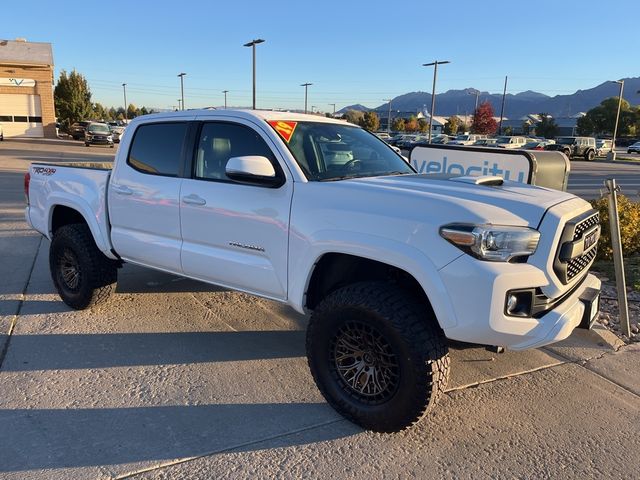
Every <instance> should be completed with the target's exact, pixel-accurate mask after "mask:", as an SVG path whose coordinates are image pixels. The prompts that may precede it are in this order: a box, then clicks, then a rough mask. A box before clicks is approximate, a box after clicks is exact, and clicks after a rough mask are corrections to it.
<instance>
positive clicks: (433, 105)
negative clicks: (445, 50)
mask: <svg viewBox="0 0 640 480" xmlns="http://www.w3.org/2000/svg"><path fill="white" fill-rule="evenodd" d="M445 63H451V62H450V61H449V60H444V61H440V60H436V61H435V62H431V63H423V64H422V66H423V67H431V66H433V88H432V90H431V114H430V115H429V143H431V128H432V127H433V115H434V114H435V109H436V80H437V78H438V65H444V64H445Z"/></svg>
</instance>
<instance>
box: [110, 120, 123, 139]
mask: <svg viewBox="0 0 640 480" xmlns="http://www.w3.org/2000/svg"><path fill="white" fill-rule="evenodd" d="M112 123H115V122H109V123H108V125H109V130H111V134H112V135H113V141H114V142H115V143H120V137H121V136H122V134H123V133H124V129H125V127H124V125H117V124H116V125H112Z"/></svg>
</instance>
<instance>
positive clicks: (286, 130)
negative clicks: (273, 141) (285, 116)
mask: <svg viewBox="0 0 640 480" xmlns="http://www.w3.org/2000/svg"><path fill="white" fill-rule="evenodd" d="M269 125H271V126H272V127H273V128H275V129H276V132H278V133H279V134H280V136H281V137H282V139H283V140H284V141H285V142H287V143H289V141H290V140H291V137H292V136H293V132H294V131H295V130H296V126H297V125H298V122H285V121H283V120H270V121H269Z"/></svg>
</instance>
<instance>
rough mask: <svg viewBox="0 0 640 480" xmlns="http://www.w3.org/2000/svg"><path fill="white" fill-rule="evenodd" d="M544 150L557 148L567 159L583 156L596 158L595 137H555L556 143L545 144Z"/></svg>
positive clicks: (589, 158)
mask: <svg viewBox="0 0 640 480" xmlns="http://www.w3.org/2000/svg"><path fill="white" fill-rule="evenodd" d="M544 149H545V150H557V151H560V152H562V153H564V154H565V155H566V156H567V157H569V159H571V158H575V157H583V158H584V159H585V160H589V161H591V160H593V159H595V158H596V139H595V138H593V137H557V138H556V143H554V144H552V145H547V146H546V147H545V148H544Z"/></svg>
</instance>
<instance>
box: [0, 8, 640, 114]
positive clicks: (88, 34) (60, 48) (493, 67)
mask: <svg viewBox="0 0 640 480" xmlns="http://www.w3.org/2000/svg"><path fill="white" fill-rule="evenodd" d="M637 5H638V4H637V0H611V1H608V2H600V1H598V2H596V1H594V0H581V1H574V0H555V1H549V0H538V1H536V2H526V3H525V2H513V1H509V2H507V1H494V0H484V1H481V2H480V1H472V0H456V1H455V2H451V3H448V2H446V1H443V2H433V1H428V0H422V1H413V0H406V1H400V2H390V1H384V2H383V1H378V0H367V1H360V0H351V1H350V0H341V1H335V0H321V1H315V2H309V1H302V0H299V1H290V0H279V1H277V2H276V1H259V0H243V1H235V2H234V1H215V0H211V1H193V0H181V1H179V2H175V1H172V2H167V1H162V0H156V1H149V0H130V1H120V0H109V1H108V2H79V3H73V4H70V3H67V2H52V1H40V0H29V1H26V0H21V1H13V2H5V3H4V4H3V6H2V9H1V10H2V12H1V15H0V38H4V39H15V38H17V37H22V38H26V39H27V40H28V41H33V42H49V43H52V45H53V55H54V62H55V73H56V78H57V76H58V75H59V72H60V71H61V70H62V69H64V70H67V71H70V70H72V69H76V70H77V71H78V72H80V73H82V74H83V75H84V76H85V77H86V78H87V80H88V81H89V85H90V88H91V92H92V100H93V101H94V102H100V103H102V104H103V105H106V106H115V107H118V106H121V105H122V104H123V91H122V90H123V89H122V86H121V85H122V83H127V101H128V103H133V104H135V105H136V106H138V107H140V106H143V105H144V106H147V107H151V108H161V109H164V108H172V107H174V106H177V104H178V102H177V99H178V98H180V79H179V78H178V77H177V75H178V73H180V72H185V73H186V74H187V75H186V76H185V77H184V95H185V105H186V108H196V107H205V106H220V105H222V104H223V103H224V95H223V94H222V91H223V90H229V93H228V105H229V106H230V107H231V106H239V107H247V106H250V105H251V88H252V77H251V49H250V48H245V47H243V44H244V43H247V42H249V41H251V40H252V39H255V38H263V39H265V40H266V41H265V43H263V44H260V45H258V46H257V47H256V55H257V107H258V108H285V109H301V108H303V107H304V88H303V87H301V86H300V84H302V83H306V82H310V83H312V84H313V85H311V86H309V90H308V106H309V109H311V107H312V106H313V107H315V109H316V110H319V111H332V109H333V106H332V105H330V104H332V103H335V104H336V108H337V109H338V110H339V109H340V108H342V107H344V106H347V105H351V104H356V103H361V104H363V105H365V106H367V107H376V106H378V105H381V104H382V103H384V99H387V98H393V97H395V96H397V95H401V94H403V93H407V92H413V91H428V92H431V88H432V80H433V70H432V68H433V67H423V66H422V64H423V63H429V62H432V61H434V60H449V61H450V62H451V63H450V64H447V65H442V66H440V67H439V68H438V82H437V85H436V93H442V92H445V91H447V90H450V89H463V88H477V89H479V90H482V91H488V92H491V93H497V92H500V93H501V92H502V88H503V84H504V77H505V75H508V76H509V88H508V92H509V93H518V92H521V91H525V90H535V91H537V92H541V93H545V94H547V95H550V96H554V95H560V94H570V93H573V92H575V91H576V90H578V89H587V88H591V87H594V86H596V85H598V84H600V83H602V82H604V81H607V80H615V79H618V78H625V77H636V76H640V48H639V47H640V35H638V32H637V29H638V7H637Z"/></svg>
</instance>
